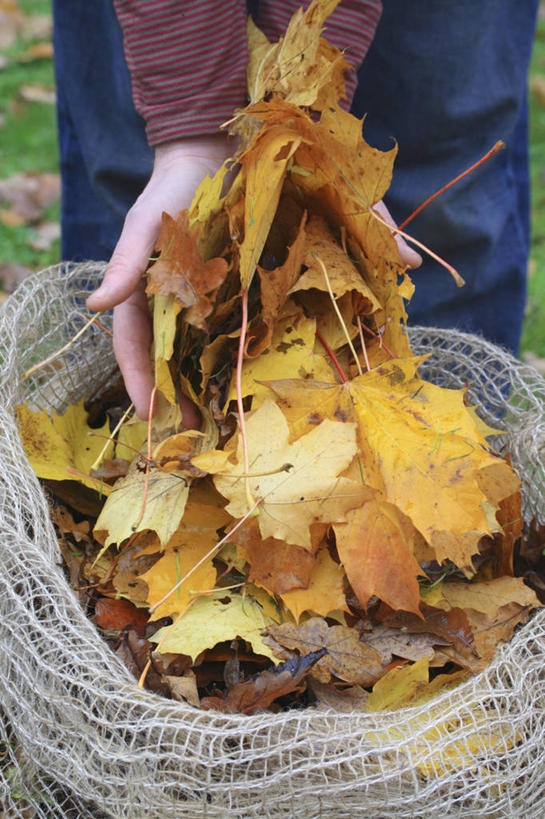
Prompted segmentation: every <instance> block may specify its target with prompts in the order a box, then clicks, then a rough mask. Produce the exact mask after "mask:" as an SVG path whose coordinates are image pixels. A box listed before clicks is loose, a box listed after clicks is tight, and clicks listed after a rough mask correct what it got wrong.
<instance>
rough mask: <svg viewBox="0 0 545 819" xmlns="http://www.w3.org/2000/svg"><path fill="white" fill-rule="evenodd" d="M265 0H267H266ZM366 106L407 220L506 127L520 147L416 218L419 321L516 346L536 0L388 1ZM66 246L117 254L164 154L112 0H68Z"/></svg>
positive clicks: (61, 105)
mask: <svg viewBox="0 0 545 819" xmlns="http://www.w3.org/2000/svg"><path fill="white" fill-rule="evenodd" d="M251 5H252V12H254V13H255V6H256V2H255V0H253V1H252V4H251ZM383 5H384V11H383V15H382V18H381V21H380V23H379V26H378V29H377V33H376V36H375V39H374V41H373V44H372V46H371V49H370V51H369V54H368V55H367V57H366V59H365V61H364V63H363V65H362V66H361V68H360V70H359V72H358V80H359V82H358V88H357V91H356V95H355V97H354V102H353V106H352V111H353V113H355V114H356V115H357V116H363V115H364V114H366V115H367V116H366V120H365V123H364V128H363V132H364V136H365V138H366V139H367V141H368V142H370V143H371V144H372V145H375V146H376V147H378V148H382V149H385V148H389V147H391V145H392V139H395V140H396V142H397V144H398V146H399V153H398V157H397V160H396V165H395V169H394V177H393V181H392V186H391V188H390V191H389V192H388V195H387V197H386V203H387V204H388V206H389V208H390V210H391V212H392V214H393V216H394V218H395V219H396V220H397V221H398V222H401V221H403V220H404V219H405V218H406V216H408V215H409V214H410V213H411V212H412V211H413V210H414V209H415V208H416V207H417V206H418V205H419V204H420V203H421V202H422V201H424V200H425V199H426V198H427V197H428V196H429V195H430V194H432V193H433V192H434V191H435V190H437V189H438V188H440V187H441V186H442V185H444V184H445V183H447V182H449V181H450V180H451V179H452V178H453V177H455V176H456V175H457V174H458V173H460V172H461V171H462V170H464V169H465V168H466V167H467V166H469V165H470V164H472V163H473V162H475V161H476V160H477V159H478V158H479V157H480V156H481V155H482V154H484V153H485V152H486V151H487V150H488V149H489V148H490V147H492V145H493V144H494V143H495V142H496V141H497V140H498V139H503V140H504V141H505V142H506V145H507V147H506V149H505V150H504V151H502V152H501V153H500V154H498V155H497V156H496V157H494V158H493V159H492V160H490V161H489V163H488V164H487V165H484V166H481V168H479V169H478V170H477V171H476V172H474V173H473V174H472V175H471V176H469V177H466V178H465V179H464V180H462V181H461V182H459V183H458V184H457V185H455V186H454V187H452V188H451V189H450V190H449V191H447V192H446V193H445V194H443V195H442V196H441V197H439V198H438V199H437V200H435V201H434V202H433V203H432V204H431V205H429V206H428V207H427V208H426V209H425V210H424V211H422V212H421V214H419V215H418V216H417V217H416V218H415V220H414V222H412V223H411V224H410V225H409V226H408V232H409V233H411V234H412V235H414V237H415V238H416V239H418V240H419V241H421V242H424V243H425V244H427V245H428V246H429V247H430V248H431V249H432V250H434V251H435V252H436V253H438V254H439V255H440V256H442V257H443V258H445V259H446V260H447V261H448V262H449V263H450V264H452V265H454V267H456V268H457V269H458V270H459V272H460V273H461V275H462V276H463V277H464V279H465V280H466V286H465V287H464V288H462V289H458V288H457V287H456V285H455V283H454V281H453V280H451V278H450V275H449V274H448V273H447V272H446V271H445V270H444V269H443V268H442V267H441V266H439V265H438V264H437V263H436V262H434V261H432V260H428V259H426V260H425V261H424V264H423V265H422V267H421V268H420V270H418V271H415V272H414V274H413V278H414V281H415V284H416V292H415V295H414V297H413V300H412V301H411V303H410V305H409V307H408V311H409V318H410V322H411V323H412V324H426V325H435V326H440V327H458V328H460V329H463V330H467V331H471V332H477V333H481V334H482V335H484V336H485V337H487V338H488V339H490V340H491V341H494V342H496V343H498V344H501V345H502V346H504V347H506V348H507V349H510V350H511V351H513V352H515V353H516V352H517V350H518V345H519V340H520V333H521V326H522V317H523V311H524V304H525V300H526V268H527V261H528V247H529V232H530V231H529V182H528V136H527V104H526V77H527V71H528V63H529V59H530V52H531V47H532V42H533V35H534V28H535V20H536V12H537V0H417V2H408V0H383ZM53 7H54V45H55V62H56V77H57V87H58V127H59V145H60V163H61V175H62V220H61V221H62V254H63V258H66V259H85V258H95V259H100V258H102V259H107V258H108V257H109V256H110V255H111V252H112V250H113V248H114V246H115V243H116V240H117V237H118V236H119V233H120V231H121V227H122V225H123V219H124V215H125V213H126V211H127V210H128V208H129V207H130V205H131V204H132V202H133V201H134V200H135V199H136V197H137V196H138V194H139V192H140V191H141V189H142V188H143V186H144V185H145V183H146V181H147V179H148V178H149V174H150V171H151V165H152V152H151V150H150V148H149V146H148V145H147V142H146V138H145V133H144V123H143V121H142V119H141V118H140V117H139V116H138V114H137V113H136V112H135V110H134V107H133V104H132V99H131V87H130V76H129V73H128V70H127V67H126V64H125V60H124V56H123V49H122V36H121V31H120V27H119V24H118V22H117V19H116V17H115V12H114V10H113V6H112V0H93V2H92V3H90V2H89V0H54V2H53Z"/></svg>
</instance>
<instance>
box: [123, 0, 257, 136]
mask: <svg viewBox="0 0 545 819" xmlns="http://www.w3.org/2000/svg"><path fill="white" fill-rule="evenodd" d="M114 4H115V8H116V12H117V16H118V18H119V21H120V23H121V26H122V28H123V41H124V48H125V56H126V59H127V64H128V66H129V70H130V72H131V79H132V85H133V99H134V103H135V107H136V109H137V111H138V112H139V113H140V114H141V115H142V116H143V117H144V119H145V121H146V133H147V137H148V141H149V143H150V144H151V145H158V144H160V143H163V142H167V141H170V140H173V139H181V138H184V137H188V136H190V137H195V136H199V135H203V134H213V133H216V132H217V130H218V127H219V126H220V125H221V123H222V122H225V121H226V120H228V119H230V118H231V116H232V113H233V110H234V109H235V108H237V107H241V106H243V105H245V102H246V79H245V72H246V62H247V56H248V54H247V41H246V16H247V14H246V4H245V2H244V0H226V1H225V2H199V1H198V0H184V2H180V0H114Z"/></svg>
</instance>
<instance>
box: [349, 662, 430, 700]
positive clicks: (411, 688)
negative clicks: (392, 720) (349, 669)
mask: <svg viewBox="0 0 545 819" xmlns="http://www.w3.org/2000/svg"><path fill="white" fill-rule="evenodd" d="M428 679H429V660H428V659H426V658H424V659H422V660H417V661H416V662H415V663H411V664H410V665H405V666H401V667H398V668H392V669H390V671H388V672H387V673H386V674H385V675H384V676H383V677H381V678H380V680H378V681H377V682H376V683H375V684H374V686H373V690H372V691H371V693H370V694H369V697H368V698H367V702H366V704H365V710H366V711H370V712H375V711H395V710H396V709H397V708H401V707H402V706H406V705H413V704H414V703H415V701H417V699H418V697H419V695H420V693H421V692H422V690H423V689H424V688H425V687H426V686H427V685H428Z"/></svg>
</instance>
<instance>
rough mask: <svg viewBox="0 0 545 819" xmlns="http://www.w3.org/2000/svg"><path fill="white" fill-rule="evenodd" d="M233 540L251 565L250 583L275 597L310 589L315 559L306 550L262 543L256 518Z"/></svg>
mask: <svg viewBox="0 0 545 819" xmlns="http://www.w3.org/2000/svg"><path fill="white" fill-rule="evenodd" d="M231 539H232V541H233V542H234V543H236V544H237V546H239V548H240V549H241V550H242V553H243V555H244V558H245V559H246V560H247V561H248V563H249V564H250V573H249V575H248V580H249V581H250V582H252V583H257V584H258V585H259V586H264V587H265V588H266V589H267V591H269V592H271V593H272V594H283V593H285V592H288V591H290V590H292V589H306V588H307V586H308V584H309V581H310V576H311V574H312V568H313V566H314V556H313V554H312V553H311V552H309V551H308V550H307V549H302V548H301V547H300V546H293V545H291V544H289V543H285V542H284V541H283V540H276V539H275V538H272V537H269V538H266V539H265V540H263V539H262V538H261V536H260V534H259V524H258V522H257V520H256V519H255V518H253V519H250V520H248V521H247V522H246V523H245V524H244V525H243V526H241V527H239V529H238V530H237V531H236V532H235V533H234V534H233V535H232V538H231Z"/></svg>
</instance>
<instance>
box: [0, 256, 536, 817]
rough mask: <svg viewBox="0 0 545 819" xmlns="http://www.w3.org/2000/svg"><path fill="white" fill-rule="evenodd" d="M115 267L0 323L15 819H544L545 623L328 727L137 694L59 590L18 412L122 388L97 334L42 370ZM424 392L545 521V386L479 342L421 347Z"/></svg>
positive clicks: (311, 713) (81, 270) (53, 274)
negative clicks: (392, 701) (476, 414)
mask: <svg viewBox="0 0 545 819" xmlns="http://www.w3.org/2000/svg"><path fill="white" fill-rule="evenodd" d="M102 273H103V266H102V265H97V264H92V263H87V264H84V265H79V266H77V265H61V266H57V267H54V268H50V269H48V270H45V271H43V272H42V273H40V274H38V275H37V276H36V277H34V278H32V279H30V280H28V281H26V282H24V283H23V284H22V285H21V287H20V288H19V289H18V291H17V292H16V293H15V295H14V296H12V297H11V298H10V299H9V300H8V302H7V303H6V305H5V306H4V308H3V311H2V314H1V319H0V328H1V331H0V332H1V334H0V339H1V341H0V348H1V356H2V366H1V370H0V406H1V410H0V411H1V439H0V470H1V506H0V514H1V528H2V533H1V537H0V585H1V589H0V705H1V708H2V711H3V715H4V717H5V720H4V723H3V725H2V727H1V734H0V741H1V742H2V745H1V748H0V750H1V753H2V760H1V763H0V764H1V767H2V774H3V779H2V784H1V792H0V800H1V801H2V802H3V809H4V814H3V815H4V816H6V817H10V819H11V817H25V819H27V817H54V819H63V817H66V818H67V819H68V817H74V819H80V818H82V817H89V819H100V817H103V816H104V817H119V818H120V819H133V817H137V818H138V819H140V817H146V819H155V818H157V819H160V818H161V817H176V819H180V818H181V817H190V818H191V819H195V817H226V818H227V817H244V819H246V817H259V819H262V817H275V819H276V817H278V818H280V817H291V816H297V817H331V819H342V817H350V819H352V817H355V816H372V817H390V816H396V817H397V816H399V817H401V816H406V817H414V816H428V815H429V816H437V815H443V816H445V815H447V816H463V817H473V816H498V817H503V816H505V817H512V816H517V817H519V816H520V817H525V819H528V817H542V816H543V815H544V814H545V720H544V714H545V680H544V676H545V671H544V669H545V614H544V613H543V612H542V611H540V612H538V613H537V614H536V615H535V616H534V617H533V618H532V619H531V621H530V622H529V624H527V625H526V626H524V627H523V628H521V629H520V630H519V631H518V632H517V633H516V634H515V637H514V639H513V640H512V641H511V642H510V643H509V644H508V645H505V646H503V647H502V648H501V649H500V650H499V651H498V653H497V657H496V659H495V661H494V662H493V664H492V665H491V666H490V667H489V668H488V670H487V671H486V672H485V673H483V674H481V675H479V676H477V677H474V678H472V679H470V680H469V681H468V682H466V683H463V684H461V685H460V686H459V687H457V688H455V689H453V690H451V691H447V692H445V693H443V694H441V695H440V696H437V697H436V698H435V699H433V700H431V701H428V702H424V703H422V704H421V705H419V706H416V707H411V708H406V709H403V710H400V711H396V712H394V713H390V714H365V713H339V712H335V711H333V710H331V709H326V708H323V707H321V708H308V709H306V710H292V711H288V712H285V713H281V714H270V713H265V714H263V715H258V716H251V717H246V716H237V715H234V716H226V715H224V714H219V713H216V712H210V711H209V712H203V711H200V710H197V709H194V708H192V707H191V706H186V705H184V704H181V703H178V702H174V701H170V700H165V699H161V698H160V697H159V696H157V695H155V694H153V693H149V692H147V691H139V690H138V689H137V687H136V683H135V681H134V679H133V678H132V677H131V675H130V674H129V672H128V671H127V670H126V669H125V668H124V667H123V666H122V665H121V663H120V661H118V659H117V658H116V656H114V654H113V653H112V652H111V651H110V650H109V649H108V648H107V647H106V645H105V644H104V643H103V642H102V641H101V638H100V637H99V635H98V633H97V631H96V630H95V628H94V626H93V625H92V623H91V622H90V621H89V620H88V619H87V618H86V615H85V613H84V612H83V611H82V610H81V608H80V606H79V603H78V602H77V600H76V597H75V594H74V592H73V591H72V590H71V588H70V587H69V585H68V583H67V582H66V580H65V579H64V574H63V570H62V567H61V557H60V552H59V549H58V545H57V540H56V537H55V533H54V530H53V526H52V524H51V523H50V519H49V514H48V508H47V502H46V498H45V496H44V493H43V491H42V489H41V488H40V485H39V483H38V481H37V479H36V478H35V476H34V474H33V472H32V471H31V469H30V467H29V465H28V463H27V462H26V460H25V456H24V453H23V449H22V446H21V443H20V440H19V436H18V433H17V428H16V425H15V421H14V407H15V405H16V404H18V403H20V402H23V401H30V402H31V404H32V405H33V406H34V407H36V408H40V407H48V408H50V409H52V410H55V411H57V412H59V411H61V412H62V411H63V410H64V409H65V408H66V407H67V406H68V404H69V403H71V402H73V401H75V400H77V399H78V398H80V397H81V396H83V395H86V394H88V393H89V392H90V391H91V390H92V388H94V387H96V386H97V384H98V383H100V382H101V381H103V380H104V379H105V378H107V377H108V373H109V372H110V370H112V371H113V368H114V366H115V363H114V358H113V353H112V349H111V339H110V338H109V337H108V336H107V335H106V334H105V333H104V332H102V331H101V330H100V329H97V328H92V329H91V330H89V331H88V332H87V333H86V334H85V335H84V336H83V337H82V338H81V339H80V340H79V341H77V342H76V343H75V344H74V345H73V346H72V347H71V348H70V349H69V350H68V351H67V352H66V353H65V354H64V355H63V356H62V357H61V358H60V359H58V360H57V361H56V362H55V363H54V364H51V365H48V366H47V367H45V368H44V369H42V370H40V371H39V372H37V373H36V374H35V375H34V376H33V377H31V378H29V379H27V380H24V379H23V378H22V374H23V373H24V372H25V371H26V370H27V369H28V368H29V367H30V366H31V365H32V364H34V363H36V362H37V361H40V360H42V359H43V358H45V357H46V356H47V355H49V354H50V353H51V352H52V351H54V350H56V349H58V348H60V347H62V345H63V344H65V343H66V342H67V341H68V340H69V339H70V338H71V337H72V336H73V335H74V334H75V332H76V331H77V330H78V329H80V328H81V327H82V326H83V324H84V323H85V320H86V318H85V316H86V314H85V310H84V296H85V294H86V293H88V292H89V290H90V289H91V288H93V287H94V286H96V284H97V283H98V280H99V278H100V276H101V275H102ZM412 341H413V346H414V349H415V351H418V352H430V353H431V356H430V358H429V359H428V361H427V362H426V365H425V368H426V375H427V377H428V378H429V379H431V380H433V381H435V382H437V383H439V384H442V385H444V386H456V387H459V386H463V385H465V384H466V382H467V383H468V384H469V386H470V396H471V399H472V401H473V402H475V403H476V404H478V405H479V406H480V410H481V414H482V416H483V417H484V418H485V420H486V421H487V422H488V423H489V424H491V425H492V426H494V427H501V428H503V429H504V430H505V434H504V435H503V436H502V440H501V441H500V444H507V445H508V447H509V450H510V452H511V457H512V461H513V464H514V466H515V467H516V468H517V469H518V470H519V471H520V475H521V477H522V480H523V484H524V497H525V516H526V519H527V520H530V519H531V518H533V517H537V518H538V520H540V521H542V522H543V520H544V519H545V512H544V493H545V479H544V474H545V473H544V471H543V470H544V467H545V445H544V442H545V438H544V434H545V419H544V413H543V408H544V406H545V382H544V381H543V380H542V379H541V378H540V377H539V376H538V374H537V373H536V372H535V371H534V370H532V369H531V368H529V367H527V366H524V365H522V364H520V363H518V362H517V361H516V360H514V359H513V358H512V357H510V356H509V355H507V354H506V353H504V352H502V351H501V350H499V349H497V348H495V347H494V346H492V345H490V344H488V343H487V342H485V341H482V340H481V339H479V338H476V337H473V336H467V335H463V334H461V333H457V332H452V331H451V332H447V331H444V330H433V329H426V330H422V329H414V330H413V331H412Z"/></svg>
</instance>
